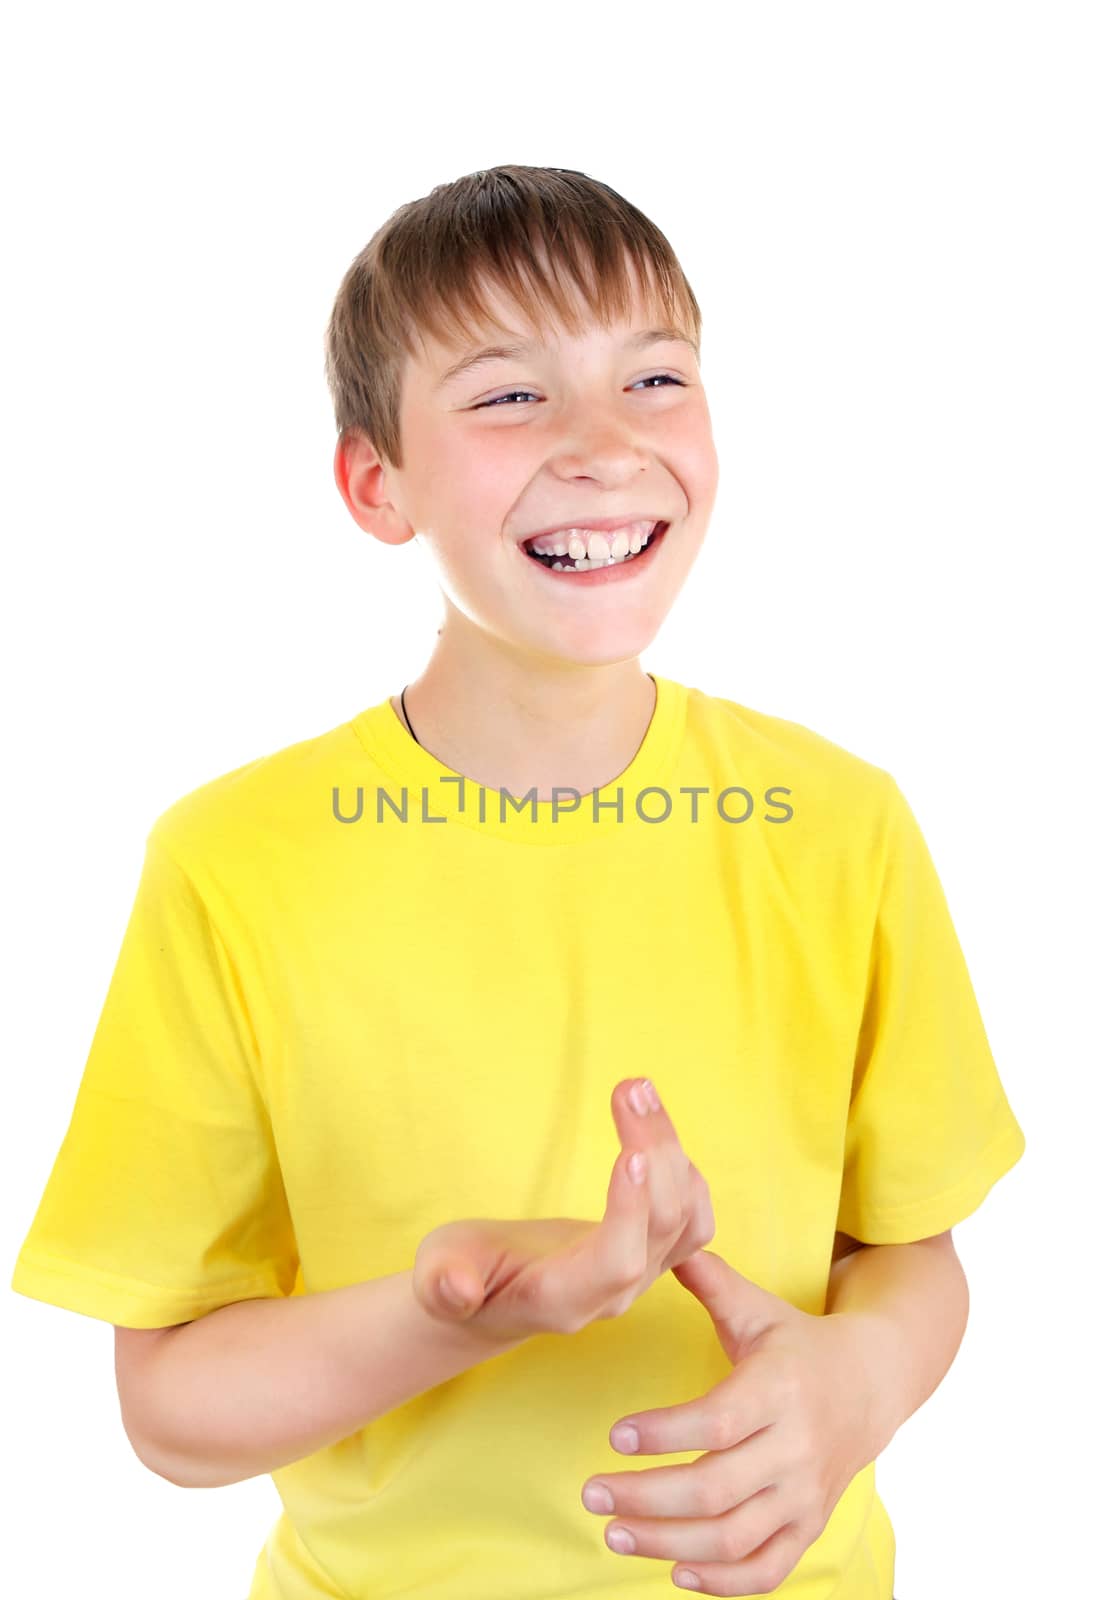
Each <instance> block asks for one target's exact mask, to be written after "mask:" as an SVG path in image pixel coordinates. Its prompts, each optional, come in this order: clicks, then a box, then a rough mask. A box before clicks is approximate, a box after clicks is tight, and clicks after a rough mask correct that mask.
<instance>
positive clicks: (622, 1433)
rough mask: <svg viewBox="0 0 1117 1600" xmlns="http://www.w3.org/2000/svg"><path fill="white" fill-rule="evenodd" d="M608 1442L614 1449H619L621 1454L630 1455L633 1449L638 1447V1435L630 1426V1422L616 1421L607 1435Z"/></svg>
mask: <svg viewBox="0 0 1117 1600" xmlns="http://www.w3.org/2000/svg"><path fill="white" fill-rule="evenodd" d="M609 1442H610V1443H611V1444H612V1446H613V1449H614V1450H619V1451H620V1452H621V1454H622V1455H626V1456H630V1455H631V1454H632V1452H633V1451H634V1450H637V1449H639V1447H640V1435H639V1434H638V1433H637V1432H636V1429H635V1428H634V1427H632V1425H631V1423H628V1422H618V1424H617V1426H616V1427H615V1428H614V1429H613V1431H612V1433H611V1434H610V1435H609Z"/></svg>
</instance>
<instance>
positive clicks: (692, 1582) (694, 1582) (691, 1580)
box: [675, 1569, 698, 1589]
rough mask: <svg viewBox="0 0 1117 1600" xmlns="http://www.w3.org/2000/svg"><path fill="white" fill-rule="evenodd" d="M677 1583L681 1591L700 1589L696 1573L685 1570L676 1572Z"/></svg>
mask: <svg viewBox="0 0 1117 1600" xmlns="http://www.w3.org/2000/svg"><path fill="white" fill-rule="evenodd" d="M675 1582H676V1583H677V1584H678V1586H679V1588H680V1589H697V1587H698V1579H697V1578H696V1577H695V1575H694V1573H693V1572H687V1571H686V1570H685V1569H681V1570H680V1571H678V1572H676V1574H675Z"/></svg>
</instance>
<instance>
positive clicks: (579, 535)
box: [525, 522, 657, 561]
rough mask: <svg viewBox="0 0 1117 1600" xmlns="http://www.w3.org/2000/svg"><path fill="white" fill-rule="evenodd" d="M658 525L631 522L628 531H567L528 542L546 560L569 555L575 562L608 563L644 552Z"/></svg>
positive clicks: (543, 535)
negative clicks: (547, 557)
mask: <svg viewBox="0 0 1117 1600" xmlns="http://www.w3.org/2000/svg"><path fill="white" fill-rule="evenodd" d="M656 526H657V524H656V523H654V522H630V523H628V525H627V526H626V527H624V528H613V529H611V530H610V531H609V532H608V533H603V532H602V531H601V530H600V529H599V528H563V530H562V531H561V533H543V534H540V535H539V537H538V538H537V539H528V540H526V541H525V542H526V544H527V547H528V549H529V550H535V551H538V553H539V554H540V555H544V556H565V555H569V556H570V557H571V559H572V560H574V561H581V560H584V559H585V558H586V557H587V556H588V557H589V559H590V560H591V561H606V560H608V558H609V557H610V556H628V555H632V554H633V552H634V551H636V550H642V549H643V547H644V546H645V545H646V544H647V542H648V540H649V539H650V538H651V536H652V532H653V531H654V529H655V528H656Z"/></svg>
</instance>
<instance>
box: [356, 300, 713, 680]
mask: <svg viewBox="0 0 1117 1600" xmlns="http://www.w3.org/2000/svg"><path fill="white" fill-rule="evenodd" d="M634 293H635V285H634ZM488 299H489V305H490V306H491V307H492V308H493V310H494V312H495V315H496V317H497V318H498V319H499V321H500V322H502V323H503V324H504V330H499V329H497V328H495V327H484V328H481V329H479V330H477V333H476V337H475V338H474V339H473V340H472V341H471V342H470V344H469V346H468V347H466V348H465V349H462V348H454V347H449V346H446V345H443V344H441V343H440V342H436V341H435V340H434V339H433V338H432V337H430V336H428V337H427V339H426V340H425V341H424V342H423V344H422V346H421V351H422V353H421V357H420V359H419V360H417V361H413V362H409V363H408V365H407V367H406V370H405V373H404V377H403V384H402V391H401V427H402V439H403V452H404V460H405V462H406V466H405V468H404V469H403V470H398V469H396V468H394V467H391V466H388V465H387V464H386V463H382V462H381V461H380V459H379V457H378V456H377V455H376V453H375V452H374V451H373V450H372V447H371V446H370V444H369V443H368V441H367V439H365V438H363V437H360V438H358V439H357V440H355V441H354V442H353V443H352V444H350V445H349V446H348V447H346V449H345V450H343V449H342V448H341V447H339V453H338V458H337V460H335V476H336V478H337V482H338V487H339V489H340V490H341V492H342V495H343V498H344V499H345V500H346V503H347V505H348V506H349V509H350V511H351V512H352V514H353V516H354V517H355V518H356V520H357V521H358V522H359V523H360V525H361V526H362V527H364V528H366V529H367V530H368V531H369V532H370V533H372V534H374V535H375V536H376V537H377V538H379V539H381V540H383V541H384V542H385V543H389V544H399V543H404V542H406V541H407V540H408V539H410V538H412V537H417V538H419V539H421V540H422V541H423V543H424V544H425V545H426V546H427V548H428V549H429V550H430V553H431V557H432V559H433V561H434V563H435V567H436V570H437V574H438V578H439V583H440V586H441V588H442V590H443V594H444V596H445V598H446V602H447V613H446V623H445V625H444V627H443V630H442V641H441V644H442V647H443V648H446V647H447V646H450V645H452V643H453V642H454V641H456V640H458V639H460V638H462V636H463V631H468V630H469V629H470V628H475V629H480V630H482V631H483V632H484V633H486V634H488V635H490V636H495V638H497V639H499V640H500V641H501V642H502V644H503V645H504V646H505V647H508V648H511V649H512V650H513V651H515V652H517V653H518V654H520V655H522V656H523V657H524V659H525V662H526V661H527V660H528V659H531V660H532V661H534V662H535V663H536V664H539V663H540V662H541V661H546V662H549V663H550V664H552V665H555V664H558V663H566V664H571V663H577V664H580V665H601V664H604V663H611V662H618V661H623V660H628V659H630V658H632V657H634V656H637V655H639V654H640V652H641V651H643V650H644V649H645V648H646V647H647V645H648V644H649V642H650V641H651V640H652V639H653V638H654V637H655V635H656V634H657V632H658V631H659V628H660V626H661V624H662V623H663V620H664V618H665V617H666V615H667V613H668V612H669V611H670V609H671V606H672V604H673V603H674V600H675V597H676V596H677V595H678V593H679V591H680V589H681V588H682V586H683V583H684V582H685V580H686V577H687V574H688V573H689V571H690V569H691V567H692V565H693V563H694V561H695V558H696V557H697V555H698V551H699V549H700V548H701V545H702V541H703V538H704V537H705V533H706V528H707V524H708V522H709V519H710V514H711V512H712V510H713V504H714V498H715V495H716V492H717V482H718V461H717V455H716V452H715V449H714V441H713V437H712V433H711V424H710V414H709V410H708V408H707V405H706V395H705V391H704V389H703V387H702V380H701V377H700V375H699V368H698V360H697V356H696V354H695V352H694V350H693V349H692V347H691V346H690V345H688V344H686V343H684V342H682V341H681V340H677V341H670V342H668V341H660V342H657V343H654V344H646V345H644V346H643V347H640V346H638V345H632V346H629V345H628V341H629V340H630V338H631V336H632V335H633V334H635V333H638V332H640V331H641V330H643V329H648V328H659V327H660V326H661V325H662V323H663V320H664V319H663V316H662V314H661V313H659V312H657V311H655V310H652V309H649V308H648V307H647V306H646V305H644V304H643V303H642V302H641V301H640V300H639V299H638V298H637V299H636V300H634V302H633V303H634V305H635V306H636V311H635V313H634V315H633V317H632V319H631V321H629V322H625V323H614V324H612V325H611V326H608V327H604V326H601V325H592V326H590V327H589V328H588V329H587V330H586V331H585V332H584V333H580V334H578V335H576V336H572V335H569V334H567V333H565V332H564V331H562V330H558V329H556V330H553V331H552V330H549V329H548V330H544V332H543V333H542V335H539V334H537V333H536V332H535V331H534V330H532V329H531V328H530V327H528V326H527V325H526V324H525V323H524V321H523V318H522V314H521V313H519V312H518V311H517V310H516V309H515V308H514V307H513V306H512V305H511V303H510V302H508V301H507V300H505V299H502V298H500V297H498V296H497V294H496V292H495V290H494V291H492V292H490V294H489V297H488ZM506 330H511V332H510V333H509V332H508V331H506ZM521 339H522V340H523V341H524V342H525V343H528V342H530V343H531V344H532V346H533V348H532V349H531V350H530V351H528V352H527V353H525V354H523V355H518V356H515V357H509V358H502V359H499V360H491V361H487V362H485V363H484V364H483V365H480V366H476V367H473V368H471V369H470V370H468V371H464V372H459V373H458V374H456V375H455V376H453V377H451V378H449V379H448V380H445V379H444V374H445V373H446V371H447V369H448V368H450V367H451V366H453V365H454V364H455V363H456V362H459V361H461V360H462V359H463V357H465V356H467V355H469V354H470V353H471V352H472V351H474V350H477V349H480V348H482V347H484V346H488V345H492V344H509V343H512V342H514V341H518V340H521ZM537 339H541V340H542V342H540V343H536V341H537ZM657 374H666V376H663V377H660V376H657ZM648 380H651V381H648ZM671 380H675V381H671ZM504 396H508V397H509V398H502V397H504ZM494 401H495V402H496V403H495V404H493V403H490V402H494ZM346 457H347V459H343V458H346ZM617 516H620V517H623V518H624V519H625V521H628V520H630V519H631V520H633V521H635V520H645V519H646V520H650V521H655V522H659V521H662V522H667V523H669V524H670V526H669V527H668V528H667V530H666V532H665V533H661V534H660V535H659V537H658V539H657V541H656V544H657V546H658V548H655V547H653V548H651V549H649V550H648V552H647V554H646V555H645V556H643V557H641V559H640V561H639V562H634V563H633V564H632V565H631V568H630V569H629V570H625V568H624V567H621V568H619V569H618V568H617V567H616V566H615V565H614V567H612V568H610V569H608V572H607V578H608V580H609V581H601V580H592V579H591V581H589V582H586V581H584V579H583V578H582V577H580V576H579V575H577V574H572V573H563V572H552V571H550V570H549V568H548V567H547V566H546V565H544V564H542V563H540V562H538V561H536V560H535V559H534V558H532V557H531V556H528V555H527V554H526V552H525V550H524V548H523V545H522V541H523V539H524V536H525V535H527V534H531V533H538V532H541V531H542V530H544V529H549V528H554V527H557V526H575V527H581V526H584V520H583V519H587V518H591V519H592V518H599V517H617ZM626 565H627V564H626Z"/></svg>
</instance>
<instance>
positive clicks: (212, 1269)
mask: <svg viewBox="0 0 1117 1600" xmlns="http://www.w3.org/2000/svg"><path fill="white" fill-rule="evenodd" d="M297 1270H298V1260H297V1251H296V1248H295V1241H294V1237H293V1229H292V1225H291V1219H290V1215H289V1213H288V1208H287V1201H286V1195H285V1192H284V1187H283V1181H282V1176H281V1173H280V1169H279V1163H278V1158H277V1154H276V1148H275V1142H274V1139H273V1136H272V1131H271V1124H270V1120H269V1117H268V1114H267V1110H266V1107H265V1104H264V1099H263V1095H262V1091H261V1083H260V1075H259V1061H258V1056H257V1051H256V1042H255V1035H254V1032H253V1029H252V1026H251V1022H250V1019H249V1017H248V1015H247V1013H246V1009H245V1004H244V1000H243V996H242V993H241V989H240V984H239V981H238V977H237V973H236V971H235V969H234V967H233V965H232V963H231V961H230V957H229V954H228V951H227V948H226V945H225V943H224V941H223V939H222V937H221V935H220V934H219V932H218V930H217V928H216V927H215V925H214V923H213V921H212V919H211V916H210V914H209V912H208V910H207V907H206V905H205V904H204V903H203V901H202V899H201V897H200V895H199V892H198V890H197V888H196V887H195V884H194V882H193V881H192V879H191V878H190V877H189V876H188V875H187V873H186V871H185V870H184V869H183V868H182V867H181V866H180V865H179V864H178V862H177V861H176V859H175V858H174V857H173V856H172V854H171V853H170V849H169V847H168V844H167V842H166V840H165V839H164V838H163V837H162V836H161V828H160V823H158V822H157V823H156V824H155V826H154V827H153V828H152V830H151V831H150V833H149V835H148V838H147V842H146V849H145V854H144V861H143V867H142V870H141V873H140V881H139V887H138V889H137V892H136V896H135V900H134V903H133V905H132V909H131V912H130V915H129V919H128V923H127V926H126V929H125V932H124V938H123V942H122V945H121V948H120V952H119V955H118V956H117V960H116V965H115V968H114V970H113V974H112V978H111V981H110V984H109V989H108V993H107V996H106V998H105V1001H104V1004H103V1007H102V1010H101V1016H100V1019H99V1021H98V1024H97V1028H96V1032H95V1034H94V1038H93V1043H92V1046H91V1049H90V1052H89V1057H88V1060H87V1062H86V1065H85V1070H84V1073H83V1075H82V1078H81V1081H80V1084H79V1087H78V1091H77V1098H76V1102H75V1104H74V1108H73V1113H72V1115H71V1119H70V1124H69V1128H68V1130H67V1132H66V1135H65V1138H64V1140H63V1142H62V1145H61V1148H60V1150H59V1152H58V1155H57V1157H56V1159H55V1162H54V1167H53V1170H52V1171H51V1174H50V1178H49V1181H48V1182H47V1186H46V1189H45V1191H44V1193H43V1195H42V1199H41V1200H40V1202H39V1207H38V1211H37V1213H36V1215H35V1218H34V1221H33V1223H32V1225H31V1229H30V1232H29V1233H28V1235H27V1237H26V1239H25V1240H24V1243H23V1246H22V1248H21V1250H20V1253H19V1256H18V1258H17V1261H16V1265H15V1272H14V1276H13V1278H12V1283H11V1286H12V1288H13V1289H14V1290H15V1291H16V1292H17V1293H19V1294H24V1295H28V1296H30V1297H31V1298H33V1299H36V1300H45V1301H47V1302H49V1303H50V1304H52V1305H56V1306H62V1307H64V1308H65V1309H67V1310H70V1311H77V1312H79V1313H81V1314H82V1315H84V1316H87V1317H99V1318H101V1319H102V1320H104V1321H106V1322H112V1323H119V1324H120V1325H121V1326H124V1327H135V1328H155V1327H164V1326H169V1325H171V1324H173V1323H180V1322H188V1321H192V1320H193V1319H194V1318H196V1317H200V1316H202V1315H204V1314H205V1313H206V1312H208V1311H212V1310H215V1309H216V1308H217V1307H218V1306H222V1305H226V1304H229V1303H230V1302H232V1301H235V1300H242V1299H258V1298H262V1297H266V1296H278V1295H286V1294H290V1293H291V1290H292V1287H293V1284H294V1280H295V1275H296V1272H297Z"/></svg>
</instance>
